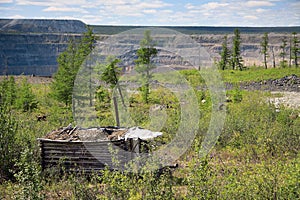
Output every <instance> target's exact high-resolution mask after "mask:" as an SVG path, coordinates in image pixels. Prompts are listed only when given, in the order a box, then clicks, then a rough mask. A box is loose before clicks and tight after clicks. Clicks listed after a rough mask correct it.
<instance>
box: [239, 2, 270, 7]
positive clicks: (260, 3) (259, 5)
mask: <svg viewBox="0 0 300 200" xmlns="http://www.w3.org/2000/svg"><path fill="white" fill-rule="evenodd" d="M245 5H246V6H247V7H262V6H274V3H271V2H270V1H247V2H246V4H245Z"/></svg>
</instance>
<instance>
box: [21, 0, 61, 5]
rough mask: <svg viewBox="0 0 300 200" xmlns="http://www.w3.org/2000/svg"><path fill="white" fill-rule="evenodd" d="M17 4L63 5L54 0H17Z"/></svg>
mask: <svg viewBox="0 0 300 200" xmlns="http://www.w3.org/2000/svg"><path fill="white" fill-rule="evenodd" d="M16 4H17V5H22V6H59V5H61V4H60V3H58V2H55V1H53V0H50V1H39V0H16Z"/></svg>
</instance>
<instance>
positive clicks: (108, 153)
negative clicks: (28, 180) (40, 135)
mask: <svg viewBox="0 0 300 200" xmlns="http://www.w3.org/2000/svg"><path fill="white" fill-rule="evenodd" d="M38 140H39V142H40V148H41V160H42V168H43V169H46V168H51V167H57V166H59V165H61V166H63V167H64V168H65V170H66V171H74V170H75V171H81V172H83V171H84V172H85V173H89V172H92V171H98V170H101V169H104V168H105V166H106V165H108V166H113V159H112V158H113V157H114V159H117V160H118V161H119V162H120V166H124V164H125V163H127V162H128V161H130V160H131V159H133V157H134V155H135V154H134V153H132V152H131V151H132V149H131V143H132V142H130V140H128V141H126V142H125V141H124V140H118V141H101V142H82V141H71V142H70V141H63V140H48V139H38ZM112 144H113V145H115V146H114V147H116V146H117V147H120V148H122V149H124V150H126V151H120V150H119V151H118V152H115V149H118V148H114V150H113V151H112V147H111V146H112Z"/></svg>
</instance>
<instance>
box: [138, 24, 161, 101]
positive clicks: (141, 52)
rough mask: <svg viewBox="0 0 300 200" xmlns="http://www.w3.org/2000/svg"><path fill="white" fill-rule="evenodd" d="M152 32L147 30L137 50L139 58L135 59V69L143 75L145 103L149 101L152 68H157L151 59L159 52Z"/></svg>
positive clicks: (142, 89) (142, 88)
mask: <svg viewBox="0 0 300 200" xmlns="http://www.w3.org/2000/svg"><path fill="white" fill-rule="evenodd" d="M150 34H151V32H150V31H149V30H146V31H145V33H144V38H143V39H142V40H141V42H140V46H141V47H140V48H139V49H138V50H137V56H138V59H137V60H135V63H136V67H135V70H136V71H137V72H138V73H140V74H141V75H142V79H141V80H142V87H141V91H142V93H143V101H144V102H145V103H148V96H149V93H150V80H151V78H152V72H151V70H152V69H154V68H155V65H153V64H152V63H151V59H152V58H153V57H154V56H156V54H157V49H156V48H155V47H154V45H155V44H154V42H153V39H152V38H151V35H150Z"/></svg>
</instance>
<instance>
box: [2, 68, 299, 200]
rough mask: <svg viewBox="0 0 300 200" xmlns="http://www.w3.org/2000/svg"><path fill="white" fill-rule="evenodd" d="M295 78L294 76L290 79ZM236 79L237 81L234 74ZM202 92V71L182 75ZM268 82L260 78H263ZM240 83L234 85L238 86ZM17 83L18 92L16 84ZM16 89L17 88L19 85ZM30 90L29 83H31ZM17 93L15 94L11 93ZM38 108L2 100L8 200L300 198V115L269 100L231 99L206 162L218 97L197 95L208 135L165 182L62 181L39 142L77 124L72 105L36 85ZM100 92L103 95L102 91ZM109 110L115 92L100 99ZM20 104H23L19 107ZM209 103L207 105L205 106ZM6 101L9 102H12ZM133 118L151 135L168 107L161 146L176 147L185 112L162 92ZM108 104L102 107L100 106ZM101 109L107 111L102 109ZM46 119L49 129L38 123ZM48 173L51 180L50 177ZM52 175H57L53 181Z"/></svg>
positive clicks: (120, 178)
mask: <svg viewBox="0 0 300 200" xmlns="http://www.w3.org/2000/svg"><path fill="white" fill-rule="evenodd" d="M289 70H290V71H289ZM232 72H234V73H232ZM181 73H182V74H183V75H184V76H185V77H186V78H187V80H188V81H189V82H190V83H191V84H193V86H194V88H196V87H197V85H201V84H202V83H203V80H201V79H200V78H201V77H200V76H197V74H196V73H197V70H195V71H191V70H186V71H181ZM221 73H222V76H223V78H224V79H225V80H228V82H231V83H238V82H240V81H255V80H264V79H268V78H270V77H272V78H275V77H282V76H285V75H291V74H297V75H300V71H299V68H276V69H269V70H264V69H262V68H260V69H251V70H246V71H236V70H235V71H230V70H225V71H221ZM258 74H260V77H257V75H258ZM230 79H232V81H230ZM12 80H13V79H12V78H9V79H4V80H2V81H1V87H0V89H1V91H4V88H10V89H9V90H6V91H14V90H18V88H19V87H22V82H23V80H20V81H19V80H17V81H12ZM9 81H11V83H10V85H9V84H8V82H9ZM13 83H14V84H13ZM27 83H28V82H27ZM8 85H9V86H8ZM29 85H30V86H31V89H32V94H33V95H34V97H35V100H36V101H37V102H39V104H37V107H36V108H35V109H32V110H27V111H24V110H23V109H22V108H18V107H17V106H14V105H15V104H14V101H13V100H12V98H11V97H10V96H11V95H12V94H10V93H9V92H5V93H4V92H2V93H1V110H0V111H1V112H0V115H1V118H0V125H1V141H0V144H1V145H0V147H1V148H0V150H1V154H0V155H1V168H0V170H1V172H0V174H1V177H0V178H1V185H0V197H1V199H15V198H17V199H61V198H63V199H218V198H221V199H228V198H231V199H268V198H275V199H298V198H299V197H300V193H299V174H300V157H299V150H300V149H299V142H300V141H299V130H300V118H299V117H294V116H295V113H299V112H300V110H291V109H289V108H284V107H282V108H281V109H280V112H276V109H275V107H274V106H273V105H272V104H269V103H268V102H267V101H266V99H267V98H268V97H269V96H270V93H268V92H260V91H251V92H250V91H241V90H239V89H234V90H232V91H227V96H228V98H229V99H231V100H232V102H229V103H227V105H226V107H227V109H226V110H227V111H226V112H227V116H226V123H225V126H224V128H223V131H222V133H221V136H220V138H219V140H218V143H217V145H216V146H215V147H214V148H213V149H212V150H211V151H210V153H209V155H208V156H206V157H204V158H199V157H198V152H199V148H200V144H201V141H202V138H203V135H204V134H205V132H206V130H207V127H208V124H209V121H210V114H211V103H210V102H211V100H210V94H209V92H207V91H197V98H198V102H199V109H200V110H201V120H200V127H201V128H200V129H199V131H198V132H197V137H196V139H195V141H194V144H193V146H192V147H191V148H190V149H189V151H188V152H186V154H185V155H184V156H183V157H181V158H180V159H179V160H178V163H179V168H177V169H174V170H171V171H170V172H167V173H163V174H162V175H161V176H157V174H155V173H153V172H149V171H145V172H143V173H141V174H139V175H138V174H132V173H130V172H118V171H115V172H112V171H110V170H108V169H105V170H103V171H102V175H101V176H99V175H97V174H94V175H92V176H89V177H86V176H84V175H81V174H78V173H77V174H62V175H60V176H59V175H58V173H57V172H56V171H55V169H53V170H54V171H53V172H51V170H50V171H49V172H48V171H45V172H42V171H41V169H40V165H39V148H38V145H37V142H36V138H37V137H41V136H42V135H45V134H46V133H47V132H49V131H50V130H53V129H56V128H58V127H61V126H65V125H66V124H68V123H70V122H72V117H71V113H70V111H69V110H68V109H66V108H65V106H64V104H61V103H60V102H59V101H57V100H55V99H52V98H49V94H50V92H51V87H50V84H46V83H39V84H29ZM99 90H100V89H99ZM98 95H99V96H100V97H99V99H101V98H102V100H103V101H104V102H108V103H109V100H107V99H106V98H109V91H105V90H103V91H102V92H98ZM17 99H18V97H17V98H16V99H15V100H17ZM203 99H204V100H206V102H204V103H203V102H202V100H203ZM4 101H5V102H4ZM130 102H131V106H130V108H129V112H130V113H131V115H132V118H133V119H134V121H135V122H136V123H137V124H139V125H142V126H143V127H147V125H149V124H148V123H149V118H148V117H147V116H148V114H147V113H148V111H149V108H150V107H151V106H152V105H155V104H160V105H168V106H167V107H166V108H165V110H166V115H167V121H166V123H165V126H164V127H163V128H162V131H163V132H164V136H163V137H162V138H160V139H159V140H157V141H154V142H156V145H158V146H157V147H156V148H159V144H161V143H167V142H169V141H170V140H171V139H172V138H173V137H174V134H176V131H177V128H178V123H179V120H180V119H179V118H178V117H179V116H180V106H179V102H178V100H177V99H176V96H174V95H173V94H172V93H171V92H169V91H167V90H165V89H164V88H156V89H154V90H153V91H152V92H151V93H150V95H149V102H148V104H145V103H144V102H143V99H142V94H135V95H133V96H132V97H131V100H130ZM99 103H101V102H99ZM100 109H101V108H100ZM41 114H43V115H46V116H47V118H46V121H38V120H37V118H36V116H39V115H41ZM46 172H47V173H46ZM49 173H50V175H49Z"/></svg>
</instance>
